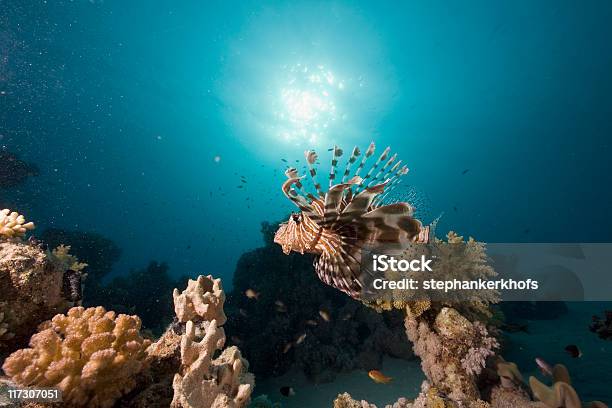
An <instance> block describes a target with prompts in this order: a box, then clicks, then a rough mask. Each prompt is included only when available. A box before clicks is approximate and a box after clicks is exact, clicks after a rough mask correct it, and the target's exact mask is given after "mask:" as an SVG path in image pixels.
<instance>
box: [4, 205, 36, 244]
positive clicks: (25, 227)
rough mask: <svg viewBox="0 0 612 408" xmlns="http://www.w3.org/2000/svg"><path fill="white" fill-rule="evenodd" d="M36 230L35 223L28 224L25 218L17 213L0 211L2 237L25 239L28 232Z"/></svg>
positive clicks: (6, 210)
mask: <svg viewBox="0 0 612 408" xmlns="http://www.w3.org/2000/svg"><path fill="white" fill-rule="evenodd" d="M33 229H34V223H33V222H26V220H25V217H24V216H23V215H20V214H19V213H17V212H15V211H11V210H9V209H6V208H5V209H4V210H1V211H0V237H4V238H5V239H6V238H23V237H24V236H25V234H26V232H27V231H29V230H33Z"/></svg>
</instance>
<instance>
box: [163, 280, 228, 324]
mask: <svg viewBox="0 0 612 408" xmlns="http://www.w3.org/2000/svg"><path fill="white" fill-rule="evenodd" d="M172 297H173V298H174V311H175V313H176V317H177V318H178V320H179V322H181V323H186V322H187V321H189V320H192V321H202V320H208V321H211V320H216V321H217V324H219V326H222V325H223V324H225V321H226V320H227V318H226V317H225V313H224V311H223V304H224V303H225V292H223V287H222V285H221V279H213V277H212V276H211V275H208V276H202V275H200V276H199V277H198V278H197V279H196V280H192V279H189V281H188V282H187V289H185V290H184V291H183V292H182V293H179V291H178V289H174V292H173V293H172Z"/></svg>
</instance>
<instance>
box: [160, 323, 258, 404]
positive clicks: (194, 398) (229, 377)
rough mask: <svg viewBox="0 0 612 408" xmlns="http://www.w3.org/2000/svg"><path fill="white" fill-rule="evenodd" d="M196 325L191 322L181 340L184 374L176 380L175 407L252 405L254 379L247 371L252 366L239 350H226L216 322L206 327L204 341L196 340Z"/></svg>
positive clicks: (232, 348) (234, 348) (233, 348)
mask: <svg viewBox="0 0 612 408" xmlns="http://www.w3.org/2000/svg"><path fill="white" fill-rule="evenodd" d="M195 333H196V332H195V327H194V324H193V322H191V321H189V322H187V327H186V333H185V335H184V336H183V338H182V339H181V363H182V365H181V373H179V374H176V375H175V377H174V381H173V388H174V399H173V400H172V405H171V407H173V408H201V407H210V408H239V407H245V406H246V405H247V404H248V403H249V399H250V397H251V392H252V391H253V387H254V379H253V377H252V375H251V374H249V373H248V372H247V370H248V363H247V362H246V360H244V359H243V358H242V356H241V355H240V351H239V350H238V348H237V347H235V346H232V347H229V348H226V349H225V350H223V352H222V353H221V355H220V356H219V357H217V358H216V359H213V357H214V354H215V352H216V351H217V350H220V349H221V348H222V347H223V345H224V343H225V334H224V333H223V329H221V328H219V327H217V322H216V321H215V320H212V321H211V322H209V324H207V325H206V328H205V334H204V338H203V339H202V340H200V341H199V342H197V341H195V335H196V334H195Z"/></svg>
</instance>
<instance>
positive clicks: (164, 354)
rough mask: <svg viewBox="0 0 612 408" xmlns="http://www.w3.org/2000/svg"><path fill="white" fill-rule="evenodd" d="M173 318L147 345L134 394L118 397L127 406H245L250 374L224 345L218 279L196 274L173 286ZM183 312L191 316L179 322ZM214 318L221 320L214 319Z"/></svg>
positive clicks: (251, 379)
mask: <svg viewBox="0 0 612 408" xmlns="http://www.w3.org/2000/svg"><path fill="white" fill-rule="evenodd" d="M174 301H175V304H174V306H175V311H176V313H177V318H176V320H175V322H174V323H173V324H172V325H170V327H169V328H168V329H167V330H166V332H165V333H164V334H163V335H162V337H161V338H160V339H159V340H158V341H157V342H155V343H153V344H152V345H151V346H150V347H149V348H148V349H147V363H148V368H147V372H146V373H145V374H146V375H143V376H141V380H142V382H141V383H140V384H139V386H138V389H139V390H140V392H139V393H138V394H135V393H131V394H130V395H128V396H127V397H126V398H122V400H121V401H120V405H121V406H122V407H127V408H144V407H146V408H158V407H164V408H167V407H168V406H172V407H173V408H244V407H246V406H247V405H248V404H249V401H250V397H251V393H252V391H253V388H254V386H255V385H254V377H253V376H252V375H251V374H250V373H248V362H247V361H246V360H245V359H244V358H243V357H242V355H241V353H240V351H239V350H238V348H237V347H235V346H232V347H228V348H226V349H223V347H224V345H225V341H226V337H225V331H224V329H223V327H221V325H220V323H219V322H225V313H224V311H223V305H224V302H225V292H223V288H222V286H221V280H220V279H214V278H213V277H212V276H199V277H198V278H197V279H196V280H189V282H188V285H187V289H185V290H184V291H182V292H179V291H178V290H175V291H174ZM181 316H182V318H183V319H184V318H186V317H187V316H189V317H191V318H193V320H187V322H186V323H183V322H182V321H181ZM216 317H219V319H220V320H217V319H216Z"/></svg>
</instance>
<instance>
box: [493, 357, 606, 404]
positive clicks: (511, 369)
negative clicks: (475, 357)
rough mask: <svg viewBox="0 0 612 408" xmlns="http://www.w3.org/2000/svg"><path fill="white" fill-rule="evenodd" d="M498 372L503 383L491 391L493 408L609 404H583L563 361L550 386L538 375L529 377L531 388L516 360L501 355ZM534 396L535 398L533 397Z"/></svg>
mask: <svg viewBox="0 0 612 408" xmlns="http://www.w3.org/2000/svg"><path fill="white" fill-rule="evenodd" d="M497 374H498V376H499V378H500V383H499V385H497V386H495V387H494V388H493V390H492V392H491V407H492V408H561V407H562V408H581V407H582V406H583V405H585V406H590V407H597V408H606V407H607V406H606V405H605V404H604V403H603V402H600V401H593V402H590V403H586V404H583V403H582V402H581V401H580V398H579V397H578V394H577V392H576V390H575V389H574V388H573V387H572V385H571V379H570V375H569V372H568V371H567V368H566V367H565V366H564V365H562V364H556V365H555V366H554V367H552V372H551V376H552V385H551V386H547V385H545V384H544V383H542V382H541V381H540V380H538V379H537V378H535V377H533V376H532V377H529V390H528V389H527V386H526V385H525V384H524V382H523V377H522V375H521V373H520V371H519V370H518V367H517V366H516V364H514V363H509V362H506V361H504V360H503V359H502V358H499V361H498V362H497ZM530 394H531V395H533V397H534V400H535V401H532V400H531V398H530Z"/></svg>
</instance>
